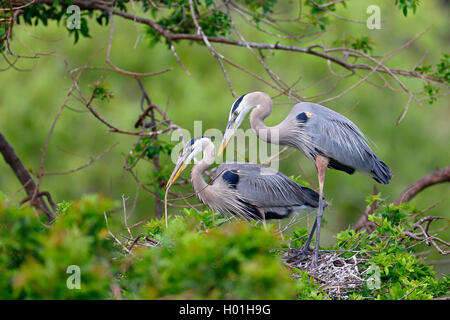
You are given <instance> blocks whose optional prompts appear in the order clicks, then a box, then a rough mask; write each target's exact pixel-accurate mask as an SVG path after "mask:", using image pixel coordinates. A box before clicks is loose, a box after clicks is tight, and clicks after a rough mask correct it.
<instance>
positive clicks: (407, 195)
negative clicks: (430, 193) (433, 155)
mask: <svg viewBox="0 0 450 320" xmlns="http://www.w3.org/2000/svg"><path fill="white" fill-rule="evenodd" d="M442 182H450V166H447V167H445V168H443V169H440V168H437V169H436V170H434V171H433V172H432V173H430V174H428V175H426V176H425V177H423V178H421V179H419V180H417V181H416V182H414V183H413V184H412V185H411V186H409V187H408V188H407V189H406V190H405V191H403V192H402V193H401V194H400V195H399V196H398V198H397V199H395V201H394V204H395V205H399V204H401V203H404V202H408V201H409V200H411V199H412V198H414V197H415V196H416V195H417V194H418V193H419V192H421V191H422V190H424V189H425V188H428V187H430V186H432V185H435V184H438V183H442Z"/></svg>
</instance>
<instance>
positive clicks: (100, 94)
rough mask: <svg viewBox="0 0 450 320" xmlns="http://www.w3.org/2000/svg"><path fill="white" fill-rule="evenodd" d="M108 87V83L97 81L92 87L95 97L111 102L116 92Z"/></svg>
mask: <svg viewBox="0 0 450 320" xmlns="http://www.w3.org/2000/svg"><path fill="white" fill-rule="evenodd" d="M108 87H109V84H108V83H102V82H96V83H95V84H94V86H93V88H92V91H93V93H92V94H93V96H94V99H99V100H101V101H107V102H109V101H110V100H111V99H112V98H114V92H112V91H111V90H110V89H109V88H108Z"/></svg>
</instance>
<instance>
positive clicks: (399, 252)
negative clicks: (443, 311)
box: [334, 199, 450, 299]
mask: <svg viewBox="0 0 450 320" xmlns="http://www.w3.org/2000/svg"><path fill="white" fill-rule="evenodd" d="M374 201H378V199H376V200H374ZM417 213H418V211H417V209H416V208H415V207H413V206H411V205H409V204H407V203H406V204H401V205H399V206H394V205H392V204H390V205H385V206H382V208H381V209H379V210H377V211H376V214H373V215H370V216H369V221H371V222H373V223H374V224H375V225H376V228H375V230H374V232H372V233H370V234H367V233H366V232H356V231H355V230H352V229H348V230H345V231H342V232H340V233H339V234H338V235H337V236H336V239H337V241H336V244H335V246H334V248H335V249H339V250H351V251H352V252H349V253H347V254H346V255H347V256H348V257H350V256H352V255H354V254H355V253H354V252H357V256H358V257H360V258H364V259H365V261H366V262H365V263H364V265H363V266H362V267H363V268H364V269H365V270H368V269H369V268H375V269H378V270H379V275H380V280H381V286H380V287H379V288H376V289H374V288H370V287H369V286H365V287H364V288H363V291H362V292H361V293H356V292H355V293H354V294H353V297H354V298H357V297H374V298H377V299H431V298H433V297H438V296H441V295H445V294H448V291H449V290H450V281H449V278H448V277H444V279H443V280H439V279H438V278H437V277H436V274H435V272H434V271H433V268H432V267H431V266H429V265H427V264H425V263H424V262H423V261H421V260H420V259H419V258H418V257H417V256H416V255H414V248H415V247H416V246H417V243H416V242H415V240H413V239H411V238H410V237H407V236H406V235H405V231H406V230H410V229H411V225H412V221H411V220H410V217H411V216H412V215H414V214H417ZM372 276H373V273H370V274H367V278H366V279H370V278H371V277H372Z"/></svg>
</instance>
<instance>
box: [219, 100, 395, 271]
mask: <svg viewBox="0 0 450 320" xmlns="http://www.w3.org/2000/svg"><path fill="white" fill-rule="evenodd" d="M252 109H253V111H252V112H251V114H250V126H251V128H252V129H253V131H254V132H255V133H256V135H257V136H258V137H259V138H260V139H262V140H264V141H266V142H269V143H275V144H279V145H286V146H290V147H294V148H297V149H299V150H300V151H301V152H303V154H305V156H306V157H307V158H309V159H310V160H311V161H313V162H314V163H315V165H316V169H317V175H318V180H319V195H320V197H319V199H320V201H319V208H318V210H317V216H316V220H315V222H314V225H313V227H312V230H311V233H310V235H309V237H308V240H307V242H306V244H305V246H304V248H303V249H302V250H301V252H300V254H301V258H304V256H305V254H307V252H308V250H309V245H310V242H311V239H312V237H313V235H314V231H315V229H316V227H317V235H316V243H315V250H314V260H313V262H314V264H317V261H318V255H319V240H320V229H321V223H322V217H323V209H324V201H323V184H324V181H325V172H326V169H327V168H331V169H335V170H340V171H344V172H346V173H348V174H353V173H354V172H355V171H360V172H362V173H365V174H367V175H369V176H370V177H372V178H373V179H374V180H375V181H377V182H378V183H382V184H388V183H389V181H390V179H391V178H392V172H391V170H390V169H389V167H388V166H387V165H386V164H385V163H384V162H383V161H381V160H380V159H379V158H378V157H377V156H376V155H375V153H374V152H373V151H372V150H371V149H370V147H369V145H368V144H367V138H366V137H365V135H364V134H363V133H362V132H361V130H359V128H358V127H357V126H356V125H355V124H354V123H353V122H351V121H350V120H349V119H347V118H346V117H344V116H343V115H341V114H339V113H337V112H335V111H333V110H331V109H328V108H326V107H324V106H322V105H320V104H316V103H310V102H302V103H298V104H296V105H295V106H294V107H293V108H292V110H291V112H290V113H289V115H288V116H287V117H286V118H285V119H284V120H283V121H282V122H281V123H280V124H278V125H276V126H273V127H267V126H266V125H265V124H264V119H265V118H267V117H268V116H269V115H270V113H271V112H272V100H271V99H270V97H269V95H268V94H266V93H264V92H251V93H248V94H245V95H243V96H241V97H240V98H239V99H237V100H236V101H235V102H234V104H233V106H232V108H231V111H230V116H229V122H228V125H227V128H226V131H225V134H224V138H223V141H222V145H221V147H220V149H219V153H218V154H219V155H220V154H221V153H222V151H223V150H224V148H225V147H226V145H227V144H228V142H229V141H230V139H231V137H232V136H233V135H234V133H235V131H236V130H237V128H238V127H239V126H240V125H241V123H242V121H243V120H244V118H245V116H246V115H247V113H248V112H249V111H250V110H252Z"/></svg>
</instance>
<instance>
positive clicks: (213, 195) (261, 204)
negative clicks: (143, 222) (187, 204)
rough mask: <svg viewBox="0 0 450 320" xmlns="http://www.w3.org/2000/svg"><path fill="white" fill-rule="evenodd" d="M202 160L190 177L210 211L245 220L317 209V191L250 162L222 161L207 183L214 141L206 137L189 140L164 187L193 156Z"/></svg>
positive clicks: (171, 181) (284, 215)
mask: <svg viewBox="0 0 450 320" xmlns="http://www.w3.org/2000/svg"><path fill="white" fill-rule="evenodd" d="M202 151H203V159H202V160H201V161H199V162H198V163H197V164H195V165H194V166H193V168H192V172H191V179H192V186H193V188H194V191H195V193H196V194H197V197H198V198H199V199H200V201H202V202H203V203H204V204H206V205H207V206H208V207H210V208H211V210H213V211H218V212H225V213H231V214H233V215H236V216H239V217H243V218H245V219H247V220H250V219H257V220H263V223H264V224H265V220H266V219H282V218H286V217H288V216H289V215H290V214H292V213H299V212H301V211H303V210H304V209H308V208H311V209H313V208H317V207H318V205H319V194H318V193H317V192H315V191H314V190H311V189H309V188H306V187H303V186H301V185H300V184H298V183H296V182H294V181H293V180H291V179H290V178H288V177H287V176H285V175H284V174H282V173H281V172H279V171H276V170H274V169H271V168H267V167H263V166H261V165H258V164H253V163H224V164H221V165H219V166H218V167H217V170H216V172H215V176H214V177H213V179H212V182H211V183H210V184H208V183H207V182H206V181H205V179H204V177H203V174H204V173H205V171H206V170H207V169H208V168H209V167H210V166H211V165H212V164H213V163H214V158H215V155H216V152H215V147H214V144H213V143H212V141H211V139H210V138H209V137H197V138H193V139H191V140H190V141H189V142H188V143H187V144H186V145H185V146H184V149H183V152H182V154H181V156H180V158H179V159H178V162H177V164H176V166H175V169H174V171H173V173H172V175H171V177H170V179H169V181H168V183H167V187H166V189H167V188H170V186H171V185H172V184H173V183H174V182H175V180H176V179H177V178H178V176H179V175H180V173H181V172H182V171H183V170H184V168H185V167H186V165H188V164H189V163H190V161H191V160H192V159H193V158H194V156H195V155H196V154H197V153H199V152H202Z"/></svg>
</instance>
